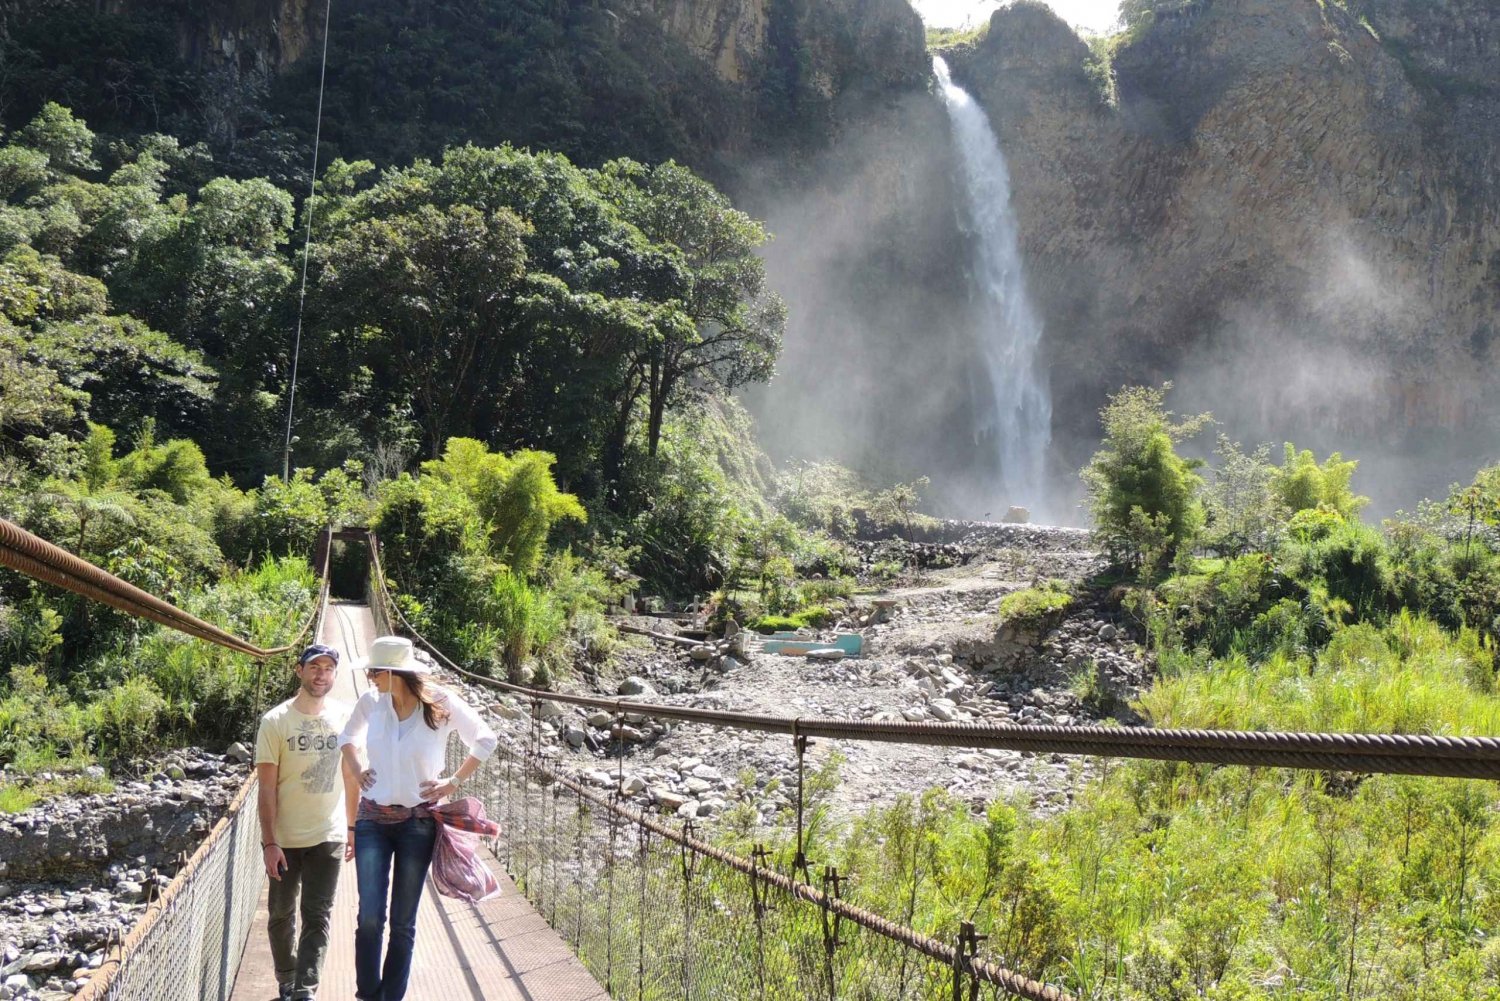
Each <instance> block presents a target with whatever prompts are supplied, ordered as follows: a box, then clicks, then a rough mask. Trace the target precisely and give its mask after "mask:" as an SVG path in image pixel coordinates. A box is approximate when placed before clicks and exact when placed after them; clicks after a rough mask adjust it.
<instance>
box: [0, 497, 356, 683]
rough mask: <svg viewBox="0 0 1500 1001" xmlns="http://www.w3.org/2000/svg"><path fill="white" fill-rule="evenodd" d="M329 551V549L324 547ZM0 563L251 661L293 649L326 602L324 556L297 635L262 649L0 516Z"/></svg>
mask: <svg viewBox="0 0 1500 1001" xmlns="http://www.w3.org/2000/svg"><path fill="white" fill-rule="evenodd" d="M331 548H332V547H331V546H330V547H329V549H330V550H331ZM0 564H3V565H4V566H8V567H10V568H11V569H12V570H16V571H18V572H20V573H24V574H26V575H27V576H30V577H34V578H36V579H38V580H41V581H44V582H46V583H49V584H53V585H55V586H57V587H61V588H63V589H64V590H68V591H72V592H73V593H74V594H78V595H81V596H83V597H85V598H88V599H90V600H93V601H97V602H100V603H101V604H105V605H109V606H110V607H112V608H116V609H119V610H120V611H122V612H126V613H127V614H130V615H134V616H136V617H137V618H143V619H149V620H151V621H153V622H156V623H159V624H161V625H164V626H167V627H169V628H172V629H176V630H177V631H179V632H183V633H187V634H188V635H190V636H195V637H197V638H199V639H202V640H207V641H208V642H210V643H216V644H218V645H219V646H223V647H227V648H229V649H231V650H236V651H238V652H240V653H244V654H248V655H249V656H251V657H257V658H263V657H272V656H276V655H278V654H283V653H286V652H288V651H290V650H291V649H293V647H295V646H296V644H297V642H298V641H299V640H300V639H301V638H302V637H303V636H304V635H305V634H306V633H307V630H308V628H309V627H311V626H312V625H313V623H314V622H315V621H316V619H317V617H318V609H319V607H320V606H321V605H322V604H323V603H325V602H326V600H327V594H328V577H329V575H328V571H329V567H330V565H331V564H330V558H329V557H328V556H327V555H326V554H325V557H324V560H323V566H322V567H321V572H320V577H321V582H320V587H319V594H318V598H317V600H316V601H315V602H314V605H313V608H312V610H311V612H310V614H309V616H308V619H307V621H306V622H305V623H304V624H303V626H302V628H301V629H300V630H298V632H297V635H296V636H295V637H293V639H292V640H291V642H289V643H287V644H285V645H283V646H278V647H271V648H269V649H265V648H262V647H259V646H256V645H255V644H254V643H251V642H250V641H249V640H246V639H243V638H241V637H239V636H235V635H234V634H233V633H230V632H227V631H225V630H223V629H220V628H219V627H218V626H216V625H214V624H213V623H211V622H207V621H205V620H203V619H200V618H198V617H197V616H195V615H192V614H189V613H188V612H185V611H183V610H182V609H180V608H178V607H177V606H176V605H173V604H172V603H170V602H168V601H164V600H163V599H161V598H158V597H156V596H155V595H153V594H150V593H148V592H146V591H143V590H141V589H140V588H138V587H136V586H135V585H134V584H131V583H129V582H127V581H124V580H121V579H120V578H119V577H116V576H115V575H114V574H112V573H110V572H108V571H107V570H103V569H101V568H99V567H97V566H95V565H94V564H92V563H90V562H88V561H87V560H85V559H82V558H81V557H78V556H75V555H73V554H72V553H70V552H68V551H67V550H66V549H63V548H61V547H60V546H55V545H53V544H52V543H50V542H48V541H46V540H45V539H42V538H39V537H38V536H36V535H33V534H32V533H30V532H28V531H26V530H25V529H24V528H21V527H20V526H19V525H16V524H15V523H13V522H11V521H8V520H6V519H4V518H0Z"/></svg>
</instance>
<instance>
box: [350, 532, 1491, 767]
mask: <svg viewBox="0 0 1500 1001" xmlns="http://www.w3.org/2000/svg"><path fill="white" fill-rule="evenodd" d="M370 553H371V559H372V561H373V563H374V566H375V570H376V580H377V582H378V590H379V591H380V592H381V593H382V594H383V595H384V598H385V603H386V604H387V605H388V606H389V607H390V608H391V609H393V610H394V611H395V613H396V617H397V618H398V619H399V620H400V622H401V623H402V625H403V626H404V627H405V628H406V630H407V631H408V632H409V633H410V634H411V635H412V637H413V638H414V639H415V640H416V641H417V642H418V643H419V644H420V645H421V646H422V647H423V648H424V649H425V650H427V651H428V653H430V654H432V656H433V657H435V658H436V659H437V660H439V661H440V662H441V663H442V664H443V665H444V666H445V667H446V668H448V669H449V670H451V671H453V672H454V673H455V674H459V675H461V676H463V677H465V678H468V679H471V680H473V681H475V682H477V683H479V684H482V685H485V686H487V687H490V688H495V689H498V690H500V691H505V692H511V693H514V694H516V695H520V696H522V697H524V698H528V699H550V700H552V701H555V702H563V703H568V704H570V705H576V706H582V707H585V708H591V709H604V710H608V711H616V710H618V709H619V708H620V707H621V706H622V705H623V706H625V707H627V708H628V711H630V712H636V713H640V714H642V715H645V716H652V717H656V718H659V719H675V720H680V721H682V722H688V723H700V724H705V725H709V726H722V727H727V728H732V729H739V730H753V731H760V732H764V733H785V734H790V735H797V734H803V735H806V736H809V737H825V738H830V739H844V740H869V741H879V742H885V743H907V744H924V745H934V746H946V747H980V748H995V749H1000V750H1012V751H1025V752H1031V753H1038V754H1076V755H1091V756H1098V757H1122V758H1141V759H1147V760H1159V761H1184V762H1192V763H1200V764H1223V765H1247V766H1258V767H1278V768H1301V769H1312V770H1315V771H1348V772H1363V773H1369V774H1402V775H1428V776H1437V777H1448V778H1475V779H1497V778H1500V739H1497V738H1494V737H1438V736H1428V735H1422V734H1387V733H1373V734H1372V733H1283V732H1275V731H1245V730H1188V729H1157V728H1152V727H1105V726H1055V725H1054V726H1015V725H1002V724H991V723H909V722H905V721H903V722H899V723H896V722H880V721H874V720H858V719H839V718H834V717H830V718H826V719H820V718H816V717H806V716H803V717H799V718H796V719H793V718H792V717H787V716H774V715H764V714H756V713H740V712H732V711H727V710H719V709H690V708H685V707H683V706H670V705H660V704H656V703H649V702H622V701H621V700H619V699H607V698H601V697H598V696H588V695H570V694H567V693H564V692H549V691H546V690H543V689H536V688H528V687H526V686H524V685H516V684H512V683H511V682H507V681H501V680H499V679H496V678H490V677H486V676H484V675H481V674H476V673H474V672H472V671H468V670H465V669H464V668H462V667H460V666H459V665H457V664H455V663H454V662H453V660H452V659H451V658H449V657H448V656H446V655H445V654H444V653H443V652H442V651H441V650H439V649H437V647H435V646H434V645H433V644H432V642H431V641H429V640H428V639H427V638H426V637H424V636H423V635H422V634H421V633H420V632H419V631H418V630H417V629H416V628H415V627H413V626H412V624H411V622H410V621H409V620H408V619H407V618H406V616H405V614H404V613H403V612H402V611H401V608H400V606H399V605H397V604H396V602H395V601H394V600H393V599H392V598H391V596H390V594H389V592H388V591H387V589H386V586H385V574H384V571H383V569H382V567H381V564H380V558H379V540H378V539H377V538H376V536H375V533H373V532H371V533H370Z"/></svg>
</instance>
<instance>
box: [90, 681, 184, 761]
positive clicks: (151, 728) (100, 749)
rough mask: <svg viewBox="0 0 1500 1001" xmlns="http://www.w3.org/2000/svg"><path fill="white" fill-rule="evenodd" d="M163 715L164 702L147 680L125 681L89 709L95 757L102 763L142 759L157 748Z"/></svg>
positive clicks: (165, 712)
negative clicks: (102, 761)
mask: <svg viewBox="0 0 1500 1001" xmlns="http://www.w3.org/2000/svg"><path fill="white" fill-rule="evenodd" d="M166 715H167V701H166V699H164V698H162V696H161V693H160V692H158V691H157V690H156V686H155V685H153V684H152V683H151V681H150V679H149V678H146V677H142V676H139V675H137V676H135V677H131V678H126V679H125V680H124V681H123V682H122V683H120V684H119V685H116V686H114V687H112V688H109V689H106V690H105V691H104V692H103V693H101V694H100V696H99V697H98V698H97V699H96V700H95V701H94V702H93V704H92V705H90V706H89V717H90V719H89V724H90V729H91V730H92V731H93V734H94V738H95V741H96V747H95V754H96V755H97V756H98V757H99V758H100V759H101V760H104V761H124V760H128V759H131V758H139V757H144V756H145V755H146V754H147V753H148V752H150V751H152V750H155V749H156V748H157V747H159V746H160V743H161V726H162V722H163V719H164V718H165V716H166Z"/></svg>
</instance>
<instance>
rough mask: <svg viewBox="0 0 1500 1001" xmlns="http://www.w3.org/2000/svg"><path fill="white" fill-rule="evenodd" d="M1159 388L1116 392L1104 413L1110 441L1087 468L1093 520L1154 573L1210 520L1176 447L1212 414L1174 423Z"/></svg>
mask: <svg viewBox="0 0 1500 1001" xmlns="http://www.w3.org/2000/svg"><path fill="white" fill-rule="evenodd" d="M1170 388H1171V383H1167V384H1165V385H1164V386H1162V387H1161V388H1160V389H1151V388H1147V387H1141V386H1133V387H1127V388H1125V389H1122V390H1121V391H1120V392H1118V393H1116V394H1115V395H1113V396H1111V397H1110V399H1109V403H1108V404H1106V405H1105V407H1104V409H1103V410H1102V411H1101V412H1100V415H1099V417H1100V422H1101V423H1102V424H1103V426H1104V441H1103V446H1102V447H1101V448H1100V450H1099V451H1098V452H1096V453H1094V457H1093V459H1092V460H1090V462H1089V464H1088V465H1087V466H1086V467H1084V469H1083V473H1082V476H1083V480H1084V485H1085V487H1086V488H1087V490H1088V495H1089V507H1090V510H1091V512H1092V514H1093V516H1094V524H1095V527H1096V528H1097V530H1098V532H1099V533H1100V535H1101V537H1102V538H1103V540H1104V543H1105V545H1106V546H1108V548H1109V550H1110V552H1111V554H1112V555H1114V557H1115V558H1116V559H1117V560H1119V561H1121V562H1122V563H1124V564H1126V565H1129V566H1132V567H1136V568H1139V569H1140V570H1141V571H1142V573H1143V575H1144V576H1147V577H1149V576H1151V575H1153V574H1154V573H1156V572H1157V571H1158V570H1160V568H1161V566H1162V565H1163V564H1164V563H1165V562H1167V561H1168V560H1170V559H1171V558H1172V556H1173V555H1175V554H1176V552H1177V551H1178V550H1180V549H1183V548H1185V547H1187V546H1189V545H1191V543H1192V540H1193V539H1194V537H1195V536H1196V535H1197V532H1198V530H1199V528H1200V526H1201V525H1202V523H1203V506H1202V504H1201V503H1200V502H1199V501H1198V498H1197V491H1198V488H1199V486H1200V485H1201V483H1202V480H1201V479H1200V478H1199V477H1198V475H1197V474H1196V473H1195V472H1194V471H1193V470H1195V469H1196V468H1198V467H1199V466H1200V465H1201V464H1202V463H1200V462H1198V461H1197V460H1191V459H1183V458H1182V457H1180V456H1179V455H1178V454H1177V451H1176V448H1175V445H1176V444H1177V443H1178V442H1181V441H1184V440H1186V439H1188V438H1191V437H1193V436H1194V435H1196V434H1197V433H1198V432H1199V431H1200V430H1201V429H1202V427H1203V426H1204V425H1205V424H1207V423H1208V422H1209V420H1210V419H1211V418H1210V417H1209V416H1208V415H1207V414H1202V415H1199V416H1197V417H1191V418H1187V419H1184V420H1182V421H1178V422H1174V421H1173V419H1172V418H1173V415H1172V413H1171V412H1170V411H1169V410H1167V409H1166V393H1167V390H1169V389H1170Z"/></svg>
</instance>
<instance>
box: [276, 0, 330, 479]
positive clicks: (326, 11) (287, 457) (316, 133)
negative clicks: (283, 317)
mask: <svg viewBox="0 0 1500 1001" xmlns="http://www.w3.org/2000/svg"><path fill="white" fill-rule="evenodd" d="M332 17H333V0H325V3H324V5H323V62H322V65H321V67H320V68H319V70H318V113H317V118H316V121H315V122H314V124H313V155H312V173H311V174H310V175H309V177H308V179H307V205H306V212H307V231H306V233H305V234H304V235H303V238H302V288H301V291H300V292H299V293H298V295H297V333H296V336H295V337H293V339H292V378H291V382H290V383H289V384H288V386H287V397H286V444H285V447H284V449H283V450H282V453H281V455H282V458H281V478H282V479H283V480H290V479H291V478H292V423H293V417H294V415H295V414H296V408H297V365H298V362H299V361H300V360H301V356H302V314H303V311H304V310H305V308H306V307H307V261H308V258H309V256H310V255H311V253H312V227H313V207H314V204H315V202H316V200H317V196H318V148H319V146H320V145H321V144H322V141H323V88H324V84H325V83H326V82H327V79H328V36H329V34H331V29H332Z"/></svg>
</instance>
